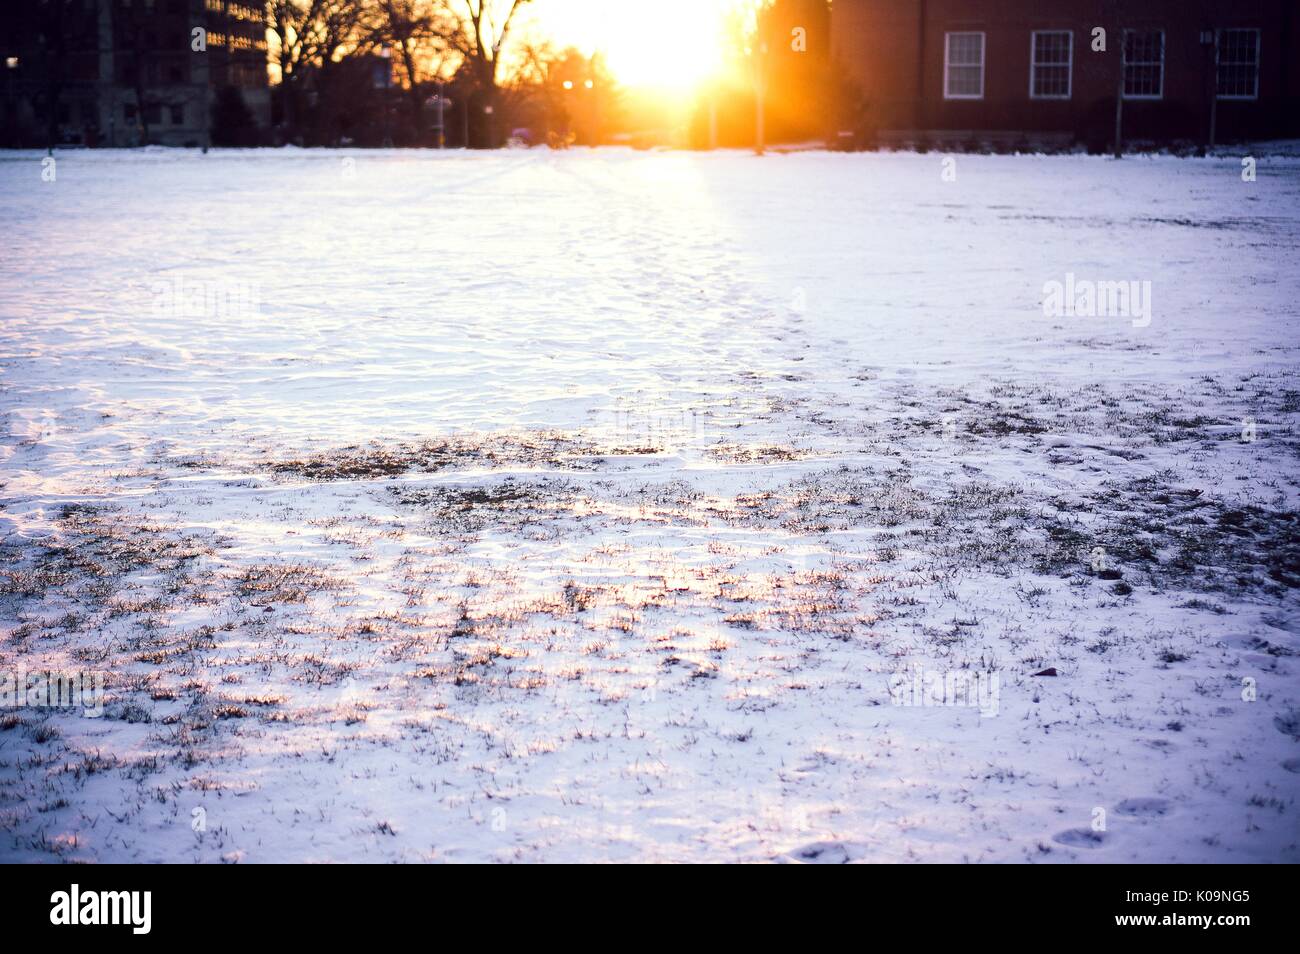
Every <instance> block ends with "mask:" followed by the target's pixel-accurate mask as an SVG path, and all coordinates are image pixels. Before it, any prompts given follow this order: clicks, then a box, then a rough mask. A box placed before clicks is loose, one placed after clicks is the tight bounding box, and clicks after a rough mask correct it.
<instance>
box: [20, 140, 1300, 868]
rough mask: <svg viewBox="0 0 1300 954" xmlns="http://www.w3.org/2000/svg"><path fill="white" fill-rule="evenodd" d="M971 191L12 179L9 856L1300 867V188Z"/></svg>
mask: <svg viewBox="0 0 1300 954" xmlns="http://www.w3.org/2000/svg"><path fill="white" fill-rule="evenodd" d="M945 158H949V157H944V156H940V155H938V154H929V155H917V154H911V153H899V154H857V155H842V154H826V153H808V152H803V153H798V154H791V155H783V156H776V155H769V156H767V157H762V158H759V157H754V156H749V155H745V154H740V153H714V154H689V153H672V152H654V153H642V152H633V151H622V150H601V151H595V152H592V151H581V150H575V151H571V152H566V153H552V152H545V151H540V150H532V151H526V152H525V151H518V152H516V151H510V152H504V153H497V154H490V155H486V154H485V155H465V154H459V153H443V154H440V153H434V152H396V151H395V152H367V151H355V152H354V151H343V152H327V151H304V150H294V149H288V150H282V151H251V152H241V151H215V152H212V153H210V154H208V155H207V156H201V155H198V154H195V153H192V152H185V151H180V150H147V151H141V152H113V151H94V152H77V153H75V154H67V155H62V154H61V155H59V156H58V157H57V164H56V166H55V167H54V168H55V170H56V178H55V180H54V181H45V180H44V179H43V178H42V173H43V171H45V170H46V168H47V167H46V166H43V164H42V157H41V156H40V155H39V154H36V153H14V152H10V153H0V199H2V201H3V207H4V209H5V226H4V241H3V243H0V263H2V265H3V269H4V275H5V291H4V295H3V298H2V299H0V389H2V390H0V539H2V544H3V546H2V547H0V673H9V672H15V671H19V670H26V671H40V670H51V669H57V670H76V671H86V670H89V671H94V672H99V673H103V674H106V677H107V688H106V698H105V699H104V700H103V702H104V705H103V713H102V715H101V716H100V717H98V718H89V717H86V716H85V715H83V714H81V713H79V712H77V711H75V710H73V709H67V708H62V709H60V708H48V707H47V708H41V707H33V706H21V707H16V708H11V709H7V710H3V711H0V858H3V859H4V860H51V859H65V860H95V861H128V862H130V861H151V862H152V861H203V862H211V861H221V860H224V861H245V862H271V861H426V860H431V861H516V860H517V861H593V860H602V861H603V860H609V861H624V860H638V861H706V860H708V861H713V860H744V861H766V860H774V861H796V862H805V861H819V862H826V861H831V862H837V861H945V862H947V861H998V862H1026V861H1028V862H1045V863H1050V862H1096V861H1101V862H1158V861H1178V862H1194V861H1216V862H1223V861H1242V862H1253V861H1292V862H1294V861H1296V860H1300V835H1298V832H1297V826H1296V822H1295V818H1296V812H1297V805H1296V796H1297V788H1298V786H1300V774H1298V773H1300V686H1298V685H1297V679H1296V672H1297V661H1296V653H1297V652H1300V619H1298V618H1297V614H1296V606H1297V596H1296V589H1295V587H1296V584H1297V562H1298V561H1300V557H1298V556H1297V554H1298V553H1300V542H1298V534H1300V517H1298V513H1300V507H1298V502H1297V496H1298V492H1297V479H1298V478H1300V468H1298V467H1297V450H1298V449H1300V443H1298V442H1297V434H1296V422H1297V413H1298V412H1300V373H1298V372H1300V368H1298V364H1297V344H1298V343H1300V335H1297V312H1296V307H1295V302H1296V301H1297V300H1300V270H1297V268H1296V249H1297V243H1298V240H1300V175H1298V173H1300V157H1296V156H1289V155H1277V154H1274V153H1271V152H1269V151H1267V150H1264V151H1261V152H1260V154H1259V156H1258V162H1257V178H1256V179H1255V181H1243V178H1242V175H1241V173H1242V164H1241V161H1240V160H1241V158H1242V157H1241V156H1240V155H1231V154H1221V155H1217V156H1215V157H1212V158H1204V159H1186V158H1175V157H1169V156H1155V157H1129V158H1125V159H1123V160H1121V161H1118V162H1117V161H1113V160H1110V159H1105V158H1099V157H1086V156H1053V157H1044V156H974V155H960V156H955V157H951V158H953V159H954V160H955V162H954V163H953V164H952V165H950V166H945V164H944V159H945ZM945 169H952V170H955V179H953V180H952V181H948V180H946V179H945V178H944V171H945ZM1069 275H1074V276H1076V277H1077V278H1078V279H1080V280H1087V281H1096V282H1121V281H1122V282H1130V281H1132V282H1139V283H1144V282H1150V286H1149V287H1150V289H1151V292H1150V299H1149V302H1150V305H1151V314H1150V322H1149V324H1146V325H1145V326H1143V325H1142V323H1141V322H1140V321H1138V322H1135V321H1134V320H1131V319H1130V318H1129V317H1128V316H1125V315H1117V316H1110V317H1083V316H1078V315H1069V316H1064V315H1063V316H1061V317H1049V316H1046V315H1045V314H1044V310H1043V306H1042V303H1043V299H1044V294H1045V292H1044V288H1045V286H1047V285H1048V283H1051V282H1060V283H1065V282H1066V281H1067V276H1069ZM1125 590H1129V592H1125ZM1048 668H1052V669H1055V670H1056V672H1057V675H1055V676H1035V675H1033V674H1034V673H1037V672H1041V671H1043V670H1046V669H1048ZM945 680H946V681H947V686H948V688H947V689H946V690H944V692H946V695H945V696H944V697H943V700H940V701H946V702H948V703H955V704H946V705H929V704H922V705H916V704H900V703H905V702H906V703H911V702H926V701H928V696H927V693H926V692H925V687H927V686H932V685H935V684H936V683H937V685H938V686H940V687H942V686H943V684H944V681H945ZM891 687H892V688H893V689H894V692H893V693H892V694H891ZM917 687H920V691H916V690H917ZM965 688H969V689H970V692H969V696H968V695H967V694H966V693H965V692H964V691H963V690H964V689H965ZM954 689H955V690H956V696H955V697H954Z"/></svg>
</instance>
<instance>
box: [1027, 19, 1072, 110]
mask: <svg viewBox="0 0 1300 954" xmlns="http://www.w3.org/2000/svg"><path fill="white" fill-rule="evenodd" d="M1073 68H1074V31H1072V30H1034V31H1033V33H1031V34H1030V35H1029V98H1030V99H1069V98H1070V85H1071V76H1070V74H1071V72H1072V71H1073Z"/></svg>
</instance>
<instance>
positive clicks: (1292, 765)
mask: <svg viewBox="0 0 1300 954" xmlns="http://www.w3.org/2000/svg"><path fill="white" fill-rule="evenodd" d="M1282 767H1283V768H1284V769H1286V770H1287V771H1288V772H1296V773H1300V759H1287V760H1286V761H1285V762H1283V763H1282Z"/></svg>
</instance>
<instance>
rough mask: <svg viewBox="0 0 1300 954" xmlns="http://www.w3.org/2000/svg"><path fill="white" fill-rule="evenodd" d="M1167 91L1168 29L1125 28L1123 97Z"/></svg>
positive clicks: (1157, 95) (1153, 95)
mask: <svg viewBox="0 0 1300 954" xmlns="http://www.w3.org/2000/svg"><path fill="white" fill-rule="evenodd" d="M1164 95H1165V31H1164V30H1125V31H1124V98H1125V99H1161V98H1162V97H1163V96H1164Z"/></svg>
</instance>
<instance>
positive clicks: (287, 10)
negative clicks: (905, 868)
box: [266, 0, 368, 135]
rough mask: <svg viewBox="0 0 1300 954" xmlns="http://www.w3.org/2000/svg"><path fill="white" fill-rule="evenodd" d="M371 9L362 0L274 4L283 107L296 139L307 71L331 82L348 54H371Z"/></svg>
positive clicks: (271, 21)
mask: <svg viewBox="0 0 1300 954" xmlns="http://www.w3.org/2000/svg"><path fill="white" fill-rule="evenodd" d="M365 10H366V7H365V4H364V3H363V2H362V0H268V2H267V4H266V25H267V28H268V29H269V30H270V31H271V32H272V34H273V35H274V37H275V55H276V65H277V66H278V67H279V71H280V98H281V107H282V109H283V111H284V123H285V126H286V127H287V128H288V130H289V132H290V135H293V134H295V133H296V132H297V131H298V127H299V124H300V123H301V121H302V89H301V81H302V77H303V73H304V71H305V70H306V69H307V68H315V69H318V70H319V71H320V72H321V74H322V82H325V81H326V80H327V79H328V74H329V72H330V70H331V68H332V67H333V66H334V65H335V64H336V63H337V62H338V60H339V59H340V58H341V57H342V56H343V55H345V54H353V53H358V52H365V51H366V49H367V45H368V38H367V35H366V33H365V31H364V30H362V28H361V26H362V22H363V18H364V16H365Z"/></svg>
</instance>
